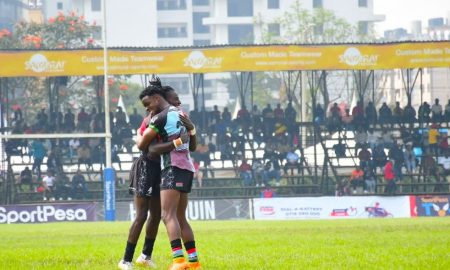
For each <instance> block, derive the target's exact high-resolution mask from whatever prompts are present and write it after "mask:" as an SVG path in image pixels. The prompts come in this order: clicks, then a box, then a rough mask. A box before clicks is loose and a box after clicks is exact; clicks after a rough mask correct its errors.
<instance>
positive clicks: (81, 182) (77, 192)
mask: <svg viewBox="0 0 450 270" xmlns="http://www.w3.org/2000/svg"><path fill="white" fill-rule="evenodd" d="M72 191H73V197H74V198H76V199H85V198H86V197H87V187H86V179H85V178H84V176H83V174H81V171H80V170H77V173H76V174H75V175H74V176H73V177H72Z"/></svg>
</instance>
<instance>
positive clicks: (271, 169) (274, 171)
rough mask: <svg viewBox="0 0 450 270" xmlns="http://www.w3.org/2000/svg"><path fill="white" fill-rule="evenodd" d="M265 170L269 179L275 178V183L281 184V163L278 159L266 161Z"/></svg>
mask: <svg viewBox="0 0 450 270" xmlns="http://www.w3.org/2000/svg"><path fill="white" fill-rule="evenodd" d="M264 172H265V175H266V179H267V181H270V180H272V179H275V185H277V186H279V185H280V180H281V173H280V163H279V161H278V159H272V160H270V161H268V162H267V163H266V165H265V166H264Z"/></svg>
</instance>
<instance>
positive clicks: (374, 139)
mask: <svg viewBox="0 0 450 270" xmlns="http://www.w3.org/2000/svg"><path fill="white" fill-rule="evenodd" d="M379 140H380V138H379V137H378V135H377V134H375V132H373V129H369V134H367V143H368V144H369V147H370V150H372V152H373V150H374V149H375V147H376V146H377V144H378V141H379Z"/></svg>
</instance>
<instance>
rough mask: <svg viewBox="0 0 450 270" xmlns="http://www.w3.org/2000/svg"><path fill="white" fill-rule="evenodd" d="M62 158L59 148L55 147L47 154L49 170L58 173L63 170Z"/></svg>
mask: <svg viewBox="0 0 450 270" xmlns="http://www.w3.org/2000/svg"><path fill="white" fill-rule="evenodd" d="M61 162H62V158H61V156H60V155H58V148H57V147H56V148H53V149H52V150H50V153H49V154H48V156H47V170H52V171H54V172H56V173H59V172H62V171H63V166H62V163H61Z"/></svg>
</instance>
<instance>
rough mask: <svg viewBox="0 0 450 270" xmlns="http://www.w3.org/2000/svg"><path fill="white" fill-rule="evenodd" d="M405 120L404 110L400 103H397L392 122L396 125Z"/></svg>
mask: <svg viewBox="0 0 450 270" xmlns="http://www.w3.org/2000/svg"><path fill="white" fill-rule="evenodd" d="M402 118H403V109H402V108H401V107H400V102H398V101H397V102H395V107H394V109H393V110H392V120H393V122H394V123H401V122H402Z"/></svg>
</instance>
